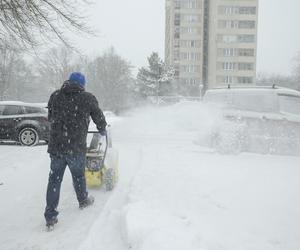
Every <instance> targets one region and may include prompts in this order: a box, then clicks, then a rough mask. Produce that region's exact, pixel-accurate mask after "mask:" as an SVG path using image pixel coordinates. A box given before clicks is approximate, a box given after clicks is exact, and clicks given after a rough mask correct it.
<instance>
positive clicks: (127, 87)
mask: <svg viewBox="0 0 300 250" xmlns="http://www.w3.org/2000/svg"><path fill="white" fill-rule="evenodd" d="M131 70H132V66H131V64H130V63H129V62H128V61H126V60H125V59H123V58H122V57H120V56H119V55H118V54H116V52H115V51H114V49H113V48H110V49H109V50H107V51H106V52H105V53H103V55H101V56H99V57H97V58H96V59H95V60H93V61H92V62H90V63H89V65H88V69H87V80H88V82H87V87H88V90H91V91H92V92H93V93H94V94H95V95H96V96H97V97H98V98H99V100H100V103H101V106H102V107H104V108H105V109H110V110H113V111H115V112H120V111H121V110H123V109H126V108H128V106H129V105H130V98H131V96H130V95H131V93H132V92H133V91H132V88H133V78H132V72H131Z"/></svg>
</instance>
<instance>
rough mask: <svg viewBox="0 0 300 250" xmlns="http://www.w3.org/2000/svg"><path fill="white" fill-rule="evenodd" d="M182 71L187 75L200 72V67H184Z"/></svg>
mask: <svg viewBox="0 0 300 250" xmlns="http://www.w3.org/2000/svg"><path fill="white" fill-rule="evenodd" d="M181 69H182V71H183V72H185V73H196V72H200V66H199V65H182V66H181Z"/></svg>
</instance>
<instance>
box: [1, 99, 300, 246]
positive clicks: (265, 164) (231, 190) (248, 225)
mask: <svg viewBox="0 0 300 250" xmlns="http://www.w3.org/2000/svg"><path fill="white" fill-rule="evenodd" d="M212 122H213V119H211V117H210V115H209V113H208V111H207V110H206V109H204V108H203V107H200V106H195V105H193V104H186V105H175V106H172V107H165V108H160V109H158V108H143V109H140V110H138V111H135V112H132V113H130V114H128V115H127V116H124V117H123V118H122V119H119V120H118V121H117V122H115V123H114V124H113V128H112V133H113V140H114V142H113V143H114V147H115V148H117V149H118V151H119V162H120V163H119V168H120V169H119V172H120V173H119V175H120V178H119V183H118V185H117V187H116V189H115V190H114V191H112V192H108V193H106V192H105V191H104V190H96V189H94V190H90V193H91V194H92V195H94V196H95V198H96V202H95V205H94V206H93V207H90V208H88V209H85V210H82V211H81V210H79V209H78V205H77V203H76V198H75V193H74V191H73V187H72V183H71V177H70V174H69V172H68V171H66V174H65V179H64V182H63V185H62V190H61V200H60V205H59V211H60V215H59V224H58V225H57V227H56V228H55V230H54V231H53V232H46V231H45V229H44V224H45V222H44V218H43V210H44V206H45V192H46V185H47V177H48V171H49V157H48V155H47V153H46V146H45V145H40V146H36V147H32V148H25V147H20V146H16V145H0V152H1V153H0V183H3V185H0V197H1V203H0V249H58V250H61V249H81V250H86V249H87V250H89V249H91V250H94V249H104V250H123V249H134V250H153V249H155V250H176V249H180V250H182V249H188V250H194V249H195V250H196V249H197V250H198V249H204V250H206V249H207V250H222V249H230V250H234V249H236V250H240V249H257V250H258V249H259V250H260V249H264V250H267V249H274V250H275V249H276V250H277V249H282V250H296V249H300V229H299V225H300V182H299V178H300V168H299V162H300V158H299V157H292V156H273V155H272V156H271V155H259V154H246V153H243V154H239V155H236V156H230V155H219V154H216V153H214V152H213V151H212V150H210V149H207V148H203V147H200V146H198V145H197V143H195V141H196V140H197V137H198V136H199V133H200V131H202V132H203V131H206V129H207V128H209V127H210V126H211V124H212Z"/></svg>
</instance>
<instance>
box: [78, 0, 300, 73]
mask: <svg viewBox="0 0 300 250" xmlns="http://www.w3.org/2000/svg"><path fill="white" fill-rule="evenodd" d="M299 9H300V2H299V1H297V0H286V1H281V0H259V21H258V55H257V72H261V71H263V72H267V73H282V74H289V73H291V71H292V67H293V57H294V56H295V55H296V53H297V52H298V51H300V33H299V32H298V24H299V23H300V15H299ZM86 14H87V15H88V16H89V18H90V22H91V24H92V26H93V28H94V29H97V30H98V31H99V36H98V37H96V38H91V39H78V38H76V40H77V41H78V46H79V47H80V48H81V49H82V51H83V52H84V53H88V54H92V53H95V52H96V53H97V54H100V53H101V52H102V51H103V50H104V49H106V48H108V47H110V46H114V47H115V49H116V51H117V53H119V54H120V55H121V56H123V57H124V58H126V59H128V60H129V61H130V62H131V63H132V65H134V66H136V67H141V66H144V65H146V63H147V61H146V60H147V59H146V58H147V57H148V56H149V55H150V53H151V52H152V51H156V52H158V53H159V55H160V56H161V57H162V58H164V44H165V1H164V0H151V1H149V0H129V1H122V0H111V1H104V0H97V1H96V3H95V5H94V6H93V7H92V11H91V12H88V13H86Z"/></svg>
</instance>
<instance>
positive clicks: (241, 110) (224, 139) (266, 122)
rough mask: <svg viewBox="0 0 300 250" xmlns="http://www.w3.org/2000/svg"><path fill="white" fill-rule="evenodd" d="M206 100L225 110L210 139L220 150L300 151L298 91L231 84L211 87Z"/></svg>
mask: <svg viewBox="0 0 300 250" xmlns="http://www.w3.org/2000/svg"><path fill="white" fill-rule="evenodd" d="M204 102H207V103H213V104H214V105H216V106H219V108H220V109H221V110H222V114H223V118H224V119H223V122H222V123H220V124H217V125H216V126H215V127H214V128H213V129H212V133H211V140H210V144H211V146H212V147H214V148H216V149H217V151H219V152H222V153H238V152H241V151H250V152H259V153H278V154H300V92H299V91H296V90H292V89H287V88H280V87H276V86H272V87H243V88H242V87H230V86H228V88H219V89H211V90H208V91H207V92H206V94H205V96H204Z"/></svg>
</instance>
